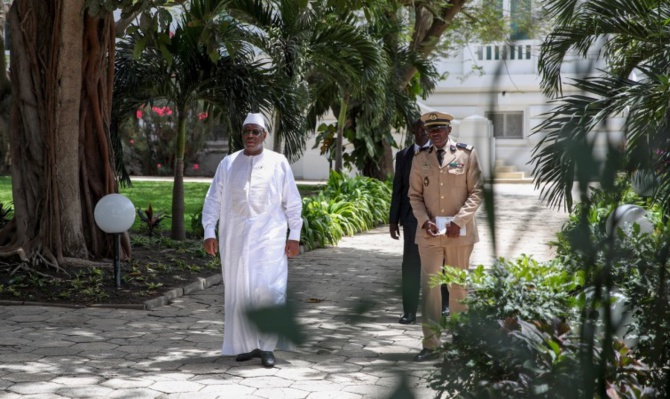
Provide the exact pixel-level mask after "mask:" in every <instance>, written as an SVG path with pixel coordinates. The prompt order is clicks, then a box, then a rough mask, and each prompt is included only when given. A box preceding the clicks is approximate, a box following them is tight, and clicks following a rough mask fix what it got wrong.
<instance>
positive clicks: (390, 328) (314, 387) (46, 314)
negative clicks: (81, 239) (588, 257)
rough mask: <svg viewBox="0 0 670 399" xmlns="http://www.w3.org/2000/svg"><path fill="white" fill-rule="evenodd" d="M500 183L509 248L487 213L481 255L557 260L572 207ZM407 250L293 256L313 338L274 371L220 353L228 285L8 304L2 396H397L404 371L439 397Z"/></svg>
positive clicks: (352, 240) (368, 237) (364, 243)
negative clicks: (166, 300) (116, 298)
mask: <svg viewBox="0 0 670 399" xmlns="http://www.w3.org/2000/svg"><path fill="white" fill-rule="evenodd" d="M495 190H496V196H497V197H496V198H497V200H496V207H495V209H496V212H497V216H496V223H497V230H496V231H497V235H498V251H497V253H493V251H492V248H491V234H490V233H489V231H488V229H487V227H486V221H485V214H484V212H483V211H481V212H479V214H478V218H479V222H480V226H481V227H480V235H481V242H480V243H479V244H477V246H475V253H474V254H473V259H472V260H473V264H477V263H482V264H484V265H490V261H491V259H494V258H495V257H497V256H505V257H513V256H517V255H519V254H521V253H526V254H532V255H533V256H534V257H535V258H536V259H538V260H545V259H549V258H550V257H551V254H552V253H551V250H550V249H549V248H548V247H547V246H546V245H545V243H546V242H548V241H550V240H552V239H553V238H554V234H555V232H556V231H558V229H559V228H560V226H561V224H562V223H563V222H564V221H565V220H566V214H564V213H561V212H557V211H554V210H549V209H547V208H546V207H544V206H543V205H542V204H541V203H540V202H539V200H538V193H537V192H534V191H533V189H532V187H531V186H530V185H518V184H510V185H496V186H495ZM401 251H402V245H401V241H394V240H392V239H391V238H390V237H389V236H388V227H387V226H383V227H380V228H377V229H375V230H373V231H371V232H368V233H364V234H359V235H356V236H354V237H347V238H345V239H344V240H342V242H341V243H340V244H339V245H338V246H337V247H333V248H326V249H319V250H315V251H311V252H308V253H305V254H303V255H301V256H300V257H298V258H296V259H294V260H291V261H290V264H289V270H290V272H289V291H290V292H289V298H290V301H291V302H292V303H293V304H295V305H296V308H297V310H298V323H299V324H300V325H301V326H302V327H303V329H304V332H305V334H306V336H307V342H306V343H305V344H303V345H301V346H300V347H298V348H297V349H296V351H294V352H285V351H278V352H276V355H277V366H276V367H275V368H273V369H264V368H262V367H260V365H259V364H258V363H259V361H258V360H257V359H254V360H251V361H249V362H244V363H238V362H235V360H234V358H232V357H222V356H220V355H219V350H220V346H221V339H222V330H223V286H222V285H221V284H219V285H217V286H214V287H210V288H208V289H205V290H203V291H198V292H195V293H191V294H189V295H187V296H184V297H181V298H179V299H177V300H175V301H174V302H173V303H171V304H170V305H169V306H163V307H160V308H157V309H155V310H151V311H139V310H124V309H99V308H86V309H70V308H62V307H47V306H44V307H37V306H0V320H1V321H0V398H2V399H13V398H23V399H27V398H39V399H50V398H128V399H130V398H133V399H134V398H194V399H195V398H197V399H207V398H309V399H317V398H338V399H340V398H343V399H346V398H388V397H390V395H391V394H392V393H393V392H394V391H395V390H396V389H397V387H398V386H399V383H400V377H399V376H400V375H401V374H404V375H406V376H407V377H408V380H407V381H408V385H409V387H410V389H411V390H412V392H413V394H414V395H415V397H416V398H426V397H431V396H432V395H431V391H430V390H429V389H428V388H427V387H426V383H425V377H426V375H427V373H429V372H430V371H431V370H432V368H433V366H432V365H431V364H430V363H415V362H413V361H412V357H413V356H414V354H415V353H417V351H418V350H419V349H420V346H421V345H420V338H421V329H420V327H419V325H410V326H403V325H400V324H398V323H397V320H398V317H399V315H400V313H401V301H400V295H399V290H398V287H399V279H400V260H401ZM362 307H364V308H365V309H366V310H365V312H364V313H363V316H357V314H358V313H359V310H360V309H361V308H362ZM401 396H402V395H401ZM406 396H408V395H406Z"/></svg>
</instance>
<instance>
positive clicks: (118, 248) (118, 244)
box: [114, 233, 121, 288]
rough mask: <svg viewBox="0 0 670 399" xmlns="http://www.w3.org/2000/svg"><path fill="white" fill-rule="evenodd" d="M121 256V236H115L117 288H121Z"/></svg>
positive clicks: (115, 276) (115, 277) (117, 234)
mask: <svg viewBox="0 0 670 399" xmlns="http://www.w3.org/2000/svg"><path fill="white" fill-rule="evenodd" d="M120 254H121V234H119V233H115V234H114V279H115V280H116V288H121V262H120V261H119V258H120Z"/></svg>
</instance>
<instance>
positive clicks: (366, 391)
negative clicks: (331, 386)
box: [342, 384, 395, 399]
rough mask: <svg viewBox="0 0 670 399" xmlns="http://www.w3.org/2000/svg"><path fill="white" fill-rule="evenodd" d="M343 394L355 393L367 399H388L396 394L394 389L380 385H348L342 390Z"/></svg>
mask: <svg viewBox="0 0 670 399" xmlns="http://www.w3.org/2000/svg"><path fill="white" fill-rule="evenodd" d="M342 391H343V392H349V393H355V394H359V395H361V397H364V398H366V399H368V398H369V399H387V398H390V397H391V396H392V395H393V393H394V392H395V390H394V389H390V388H386V387H383V386H379V385H359V384H357V385H348V386H345V387H344V388H342Z"/></svg>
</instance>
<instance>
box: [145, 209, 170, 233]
mask: <svg viewBox="0 0 670 399" xmlns="http://www.w3.org/2000/svg"><path fill="white" fill-rule="evenodd" d="M137 216H138V217H139V218H140V220H141V221H142V222H144V225H143V227H142V230H144V231H145V233H146V234H147V235H148V236H149V237H153V236H154V233H156V232H159V231H160V229H161V222H162V221H163V220H165V219H167V218H169V217H170V216H168V215H164V214H163V212H156V213H154V210H153V208H152V207H151V204H149V207H148V208H147V209H146V210H141V209H140V208H137Z"/></svg>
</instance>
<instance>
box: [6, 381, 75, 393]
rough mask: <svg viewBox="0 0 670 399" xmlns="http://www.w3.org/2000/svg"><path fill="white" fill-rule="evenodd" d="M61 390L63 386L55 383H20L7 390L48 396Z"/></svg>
mask: <svg viewBox="0 0 670 399" xmlns="http://www.w3.org/2000/svg"><path fill="white" fill-rule="evenodd" d="M59 388H63V386H62V385H60V384H55V383H53V382H20V383H17V384H14V385H12V386H10V387H9V388H7V390H8V391H11V392H16V393H18V394H26V395H37V394H40V395H47V394H50V393H56V390H58V389H59Z"/></svg>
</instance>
